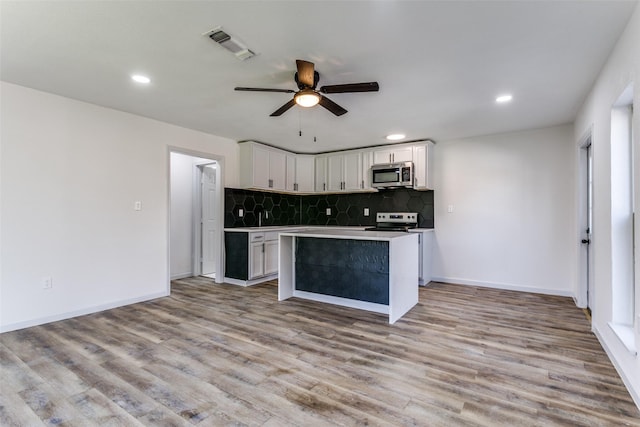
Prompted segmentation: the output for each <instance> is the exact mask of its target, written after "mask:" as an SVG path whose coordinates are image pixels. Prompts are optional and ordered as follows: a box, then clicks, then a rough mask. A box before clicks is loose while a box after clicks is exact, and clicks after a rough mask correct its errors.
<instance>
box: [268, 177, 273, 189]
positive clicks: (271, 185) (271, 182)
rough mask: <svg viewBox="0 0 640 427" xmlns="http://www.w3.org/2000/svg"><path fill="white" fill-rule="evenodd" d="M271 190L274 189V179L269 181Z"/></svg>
mask: <svg viewBox="0 0 640 427" xmlns="http://www.w3.org/2000/svg"><path fill="white" fill-rule="evenodd" d="M269 188H273V180H272V179H270V180H269Z"/></svg>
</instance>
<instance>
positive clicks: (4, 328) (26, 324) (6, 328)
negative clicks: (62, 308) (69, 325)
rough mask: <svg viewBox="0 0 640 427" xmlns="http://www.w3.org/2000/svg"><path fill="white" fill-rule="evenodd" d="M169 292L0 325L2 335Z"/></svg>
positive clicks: (153, 297)
mask: <svg viewBox="0 0 640 427" xmlns="http://www.w3.org/2000/svg"><path fill="white" fill-rule="evenodd" d="M168 295H169V292H158V293H155V294H149V295H144V296H141V297H137V298H131V299H126V300H120V301H114V302H110V303H107V304H100V305H95V306H93V307H87V308H83V309H80V310H74V311H68V312H66V313H59V314H54V315H52V316H45V317H40V318H37V319H30V320H25V321H23V322H16V323H9V324H6V325H0V333H2V332H10V331H16V330H18V329H24V328H30V327H32V326H38V325H44V324H45V323H51V322H57V321H59V320H65V319H71V318H73V317H78V316H84V315H87V314H93V313H98V312H100V311H104V310H109V309H112V308H117V307H122V306H125V305H130V304H136V303H139V302H144V301H150V300H152V299H156V298H161V297H166V296H168Z"/></svg>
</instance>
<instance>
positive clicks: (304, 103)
mask: <svg viewBox="0 0 640 427" xmlns="http://www.w3.org/2000/svg"><path fill="white" fill-rule="evenodd" d="M293 99H295V101H296V104H298V105H299V106H301V107H313V106H314V105H318V102H320V95H318V94H317V93H316V92H315V91H314V90H313V89H303V90H301V91H300V92H298V93H296V94H295V96H294V97H293Z"/></svg>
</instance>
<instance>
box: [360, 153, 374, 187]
mask: <svg viewBox="0 0 640 427" xmlns="http://www.w3.org/2000/svg"><path fill="white" fill-rule="evenodd" d="M360 157H361V161H362V170H361V171H360V172H361V173H362V177H361V178H362V179H361V181H360V188H361V189H363V190H371V188H372V187H371V166H372V165H373V152H372V151H364V152H362V154H361V156H360Z"/></svg>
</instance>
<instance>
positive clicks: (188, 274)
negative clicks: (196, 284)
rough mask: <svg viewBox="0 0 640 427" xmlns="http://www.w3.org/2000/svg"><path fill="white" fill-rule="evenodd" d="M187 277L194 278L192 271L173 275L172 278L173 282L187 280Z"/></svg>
mask: <svg viewBox="0 0 640 427" xmlns="http://www.w3.org/2000/svg"><path fill="white" fill-rule="evenodd" d="M187 277H193V273H192V272H190V271H187V272H184V273H178V274H173V275H172V276H171V280H180V279H186V278H187Z"/></svg>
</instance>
